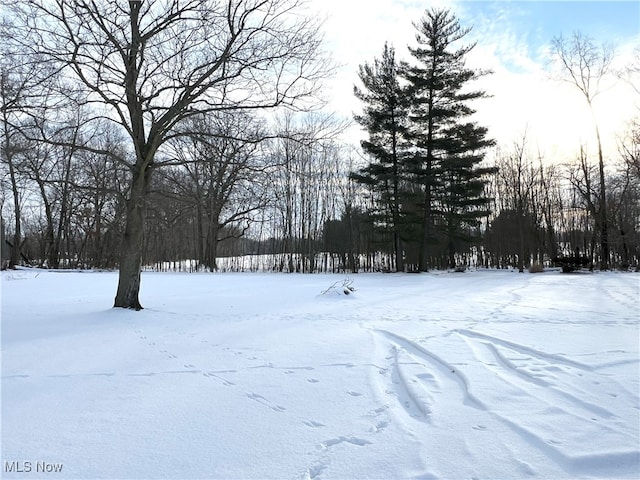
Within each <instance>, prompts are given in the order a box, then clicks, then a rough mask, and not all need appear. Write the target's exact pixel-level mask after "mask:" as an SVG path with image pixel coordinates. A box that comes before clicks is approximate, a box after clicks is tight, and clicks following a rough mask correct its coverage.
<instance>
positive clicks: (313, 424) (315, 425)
mask: <svg viewBox="0 0 640 480" xmlns="http://www.w3.org/2000/svg"><path fill="white" fill-rule="evenodd" d="M302 423H304V424H305V425H306V426H307V427H311V428H319V427H324V426H325V425H324V423H320V422H316V421H315V420H307V421H306V422H302Z"/></svg>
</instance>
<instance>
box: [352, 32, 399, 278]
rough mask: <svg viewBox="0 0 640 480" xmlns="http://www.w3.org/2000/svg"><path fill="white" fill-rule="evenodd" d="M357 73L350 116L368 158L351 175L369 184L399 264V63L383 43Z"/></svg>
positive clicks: (383, 226) (397, 268)
mask: <svg viewBox="0 0 640 480" xmlns="http://www.w3.org/2000/svg"><path fill="white" fill-rule="evenodd" d="M358 76H359V77H360V80H361V82H362V85H363V86H364V88H363V89H360V88H358V87H354V94H355V96H356V97H357V98H358V99H359V100H361V101H362V102H363V103H364V108H363V113H362V115H356V116H355V120H356V121H357V122H358V123H359V124H360V125H362V126H363V127H364V128H365V129H366V131H367V133H368V135H369V136H368V139H367V140H363V141H362V143H361V145H362V148H363V150H364V151H365V152H366V153H367V154H369V157H370V163H369V165H367V166H366V167H364V168H362V169H361V170H359V171H358V172H356V173H353V174H352V178H353V179H355V180H356V181H358V182H360V183H362V184H365V185H368V186H369V187H370V188H371V189H372V190H373V191H374V192H375V193H376V194H377V195H378V198H377V200H378V201H379V206H380V207H379V212H378V213H379V215H378V218H379V223H380V225H381V226H382V228H383V229H384V230H385V231H387V232H388V233H390V234H391V236H392V237H393V251H394V260H395V269H396V271H403V270H404V260H403V245H402V225H403V222H404V219H403V214H402V208H401V207H402V188H403V183H404V182H405V179H406V166H405V163H406V162H405V158H406V155H407V142H406V139H405V137H406V131H407V113H408V111H407V108H408V104H407V98H406V92H405V90H404V89H403V88H402V86H401V85H400V83H399V77H398V64H397V62H396V60H395V51H394V49H393V47H391V46H389V45H388V44H386V43H385V46H384V50H383V52H382V57H381V58H380V59H378V58H376V59H374V62H373V65H370V64H369V63H365V64H364V65H360V68H359V72H358Z"/></svg>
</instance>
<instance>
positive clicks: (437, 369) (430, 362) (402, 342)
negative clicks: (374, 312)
mask: <svg viewBox="0 0 640 480" xmlns="http://www.w3.org/2000/svg"><path fill="white" fill-rule="evenodd" d="M374 331H375V332H377V333H379V334H382V335H383V336H384V337H386V338H387V339H388V340H390V341H391V342H392V351H393V352H394V353H393V355H394V364H393V372H395V374H396V375H397V379H398V383H397V388H399V389H400V392H399V393H400V395H399V397H400V398H403V397H406V398H408V399H409V401H410V402H411V403H412V404H413V405H414V408H416V409H417V410H418V411H420V412H422V413H423V414H424V415H425V416H428V415H429V414H430V413H431V409H430V407H429V405H428V403H429V401H430V399H433V396H432V395H431V394H430V393H429V388H424V386H425V384H431V391H433V392H434V393H435V392H437V391H438V390H439V389H442V390H444V389H445V387H444V384H445V383H446V382H447V381H449V382H450V383H453V384H455V385H457V389H458V390H459V392H460V394H461V396H462V403H463V404H464V405H468V406H470V407H473V408H476V409H479V410H486V409H487V407H486V406H485V405H484V404H483V403H482V402H481V401H480V400H479V399H478V398H477V397H476V396H475V395H474V394H473V393H472V392H471V389H470V386H469V381H468V379H467V378H466V376H465V375H464V374H463V373H462V372H460V371H459V370H458V369H457V368H456V367H455V366H454V365H451V364H450V363H448V362H446V361H445V360H444V359H442V358H441V357H439V356H438V355H436V354H434V353H432V352H430V351H428V350H427V349H425V348H424V347H422V346H420V345H418V344H417V343H415V342H413V341H411V340H409V339H407V338H405V337H402V336H400V335H396V334H395V333H392V332H389V331H387V330H374ZM398 347H399V348H400V349H401V350H403V351H405V352H406V353H407V354H409V355H410V356H413V357H416V358H417V359H418V360H419V362H418V363H417V365H418V366H419V367H424V369H425V370H426V372H423V373H420V374H417V375H416V379H415V380H416V381H415V382H413V381H410V380H409V379H408V378H407V377H406V375H405V373H404V372H403V368H402V365H401V363H400V361H399V360H398V352H399V349H398ZM425 380H426V382H425ZM415 384H420V385H422V387H423V393H421V394H420V393H417V392H416V388H415V387H414V385H415ZM441 385H442V387H441ZM425 396H426V399H427V402H425V401H423V398H422V397H425Z"/></svg>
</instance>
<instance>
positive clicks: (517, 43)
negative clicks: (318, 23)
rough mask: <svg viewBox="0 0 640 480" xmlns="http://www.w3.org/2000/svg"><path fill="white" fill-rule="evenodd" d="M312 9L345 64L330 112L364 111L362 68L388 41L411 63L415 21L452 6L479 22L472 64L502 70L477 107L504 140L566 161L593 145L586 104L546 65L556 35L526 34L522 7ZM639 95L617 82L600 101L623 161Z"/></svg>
mask: <svg viewBox="0 0 640 480" xmlns="http://www.w3.org/2000/svg"><path fill="white" fill-rule="evenodd" d="M311 5H312V7H313V8H315V9H317V10H318V11H319V12H320V14H321V15H324V16H326V18H327V20H326V24H325V31H326V40H327V48H328V49H329V50H330V51H331V52H332V55H333V57H334V59H335V61H336V62H337V63H339V64H340V65H341V67H340V68H339V70H338V73H337V75H336V77H335V78H334V79H333V80H332V81H330V82H329V83H328V85H327V89H326V92H325V94H326V97H327V98H329V99H331V102H330V104H329V108H330V109H332V110H335V111H337V112H339V113H340V114H341V115H343V116H345V117H349V118H350V117H351V115H352V113H353V112H357V111H359V110H360V108H361V105H360V104H359V102H358V101H357V99H356V98H355V97H354V96H353V85H354V84H356V83H357V82H358V77H357V71H358V65H360V64H363V63H364V62H371V61H372V60H373V59H374V57H379V56H380V54H381V52H382V48H383V45H384V43H385V41H388V42H389V43H391V44H392V45H394V46H395V48H396V51H397V55H398V57H400V58H403V59H408V53H407V51H406V46H407V45H409V44H411V45H413V44H414V43H415V29H414V27H413V22H417V21H419V20H420V18H421V17H422V15H423V14H424V11H425V7H431V6H439V7H448V8H451V9H452V10H453V11H454V13H456V15H457V16H458V17H459V18H460V20H461V23H462V24H463V25H470V24H471V23H472V24H473V30H472V33H471V34H470V36H469V39H468V41H469V42H471V41H477V42H478V44H477V46H476V48H475V49H474V51H473V52H472V54H471V55H470V58H469V65H470V66H473V67H476V68H483V69H492V70H493V71H494V72H495V73H494V74H493V75H491V76H489V77H485V78H483V79H482V80H481V81H479V82H478V84H477V86H478V87H480V88H483V89H485V90H486V91H487V92H488V93H490V94H491V95H493V97H492V98H490V99H485V100H481V101H479V102H478V103H477V104H476V105H475V108H476V109H477V110H478V114H477V119H478V120H479V121H480V122H481V123H482V124H483V125H486V126H488V127H489V129H490V134H491V135H492V136H493V137H494V138H496V140H497V141H498V142H499V143H501V144H505V145H510V144H511V143H512V142H513V141H516V140H517V139H519V138H521V137H522V133H523V132H524V131H525V129H527V131H528V136H529V140H530V142H531V144H532V145H535V146H536V148H539V149H540V150H541V151H542V152H543V153H544V154H545V156H546V157H547V159H548V160H550V161H558V162H564V161H567V160H569V159H571V158H573V157H575V155H576V154H577V152H578V151H579V148H580V145H581V144H587V145H588V146H589V145H590V146H592V145H593V140H594V134H593V122H592V119H591V115H590V112H589V109H588V107H587V105H586V103H585V102H584V99H583V98H582V97H581V96H580V92H578V91H577V89H575V88H572V87H571V85H567V84H563V83H561V82H558V81H555V80H553V79H552V78H551V77H550V75H549V72H548V69H547V68H546V65H545V61H546V59H547V58H548V56H547V54H548V51H547V50H548V43H550V41H551V38H549V39H548V43H544V42H543V43H538V44H536V43H535V42H534V41H533V40H534V39H535V40H537V41H539V40H540V38H541V37H542V38H543V32H540V31H537V30H535V29H531V30H527V29H524V30H523V29H522V24H523V22H522V20H523V18H525V16H526V9H524V8H523V6H522V5H519V4H518V3H513V2H508V3H507V2H494V3H493V4H491V6H488V7H487V8H488V9H487V10H486V11H484V12H485V13H481V14H478V13H477V9H476V8H474V9H471V8H470V7H471V5H470V4H469V3H468V2H457V1H454V0H440V1H436V2H429V4H428V5H427V4H425V3H424V2H422V1H412V0H313V1H312V2H311ZM471 12H473V15H474V16H473V17H470V15H471ZM567 33H568V34H570V33H571V32H567ZM585 33H588V32H585ZM638 40H640V38H636V39H635V42H636V43H635V44H636V45H637V42H638ZM633 43H634V42H633V39H631V40H629V41H628V42H626V43H624V44H623V45H620V46H619V47H618V52H619V57H618V62H619V63H624V62H626V61H627V60H626V59H630V58H631V50H632V48H631V46H632V45H633ZM636 97H637V94H636V95H635V97H634V92H633V89H632V88H631V87H630V86H629V85H628V84H625V83H624V82H616V84H615V85H614V86H613V87H612V88H610V89H608V90H607V91H606V92H603V93H602V94H601V95H600V96H599V97H598V99H597V101H596V102H595V110H596V114H597V119H598V122H599V126H600V129H601V133H602V138H603V141H604V143H605V148H606V150H607V153H608V155H609V156H615V150H616V136H617V135H620V134H621V133H622V132H623V131H624V129H625V124H626V122H628V121H629V120H630V119H631V118H632V117H633V116H634V115H635V116H637V115H638V114H639V111H638V105H637V104H634V100H633V99H634V98H636ZM349 137H350V138H352V139H353V140H356V137H357V138H363V137H364V133H363V132H361V131H360V130H359V129H358V128H357V127H354V129H352V130H351V131H350V132H349Z"/></svg>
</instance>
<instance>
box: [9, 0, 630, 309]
mask: <svg viewBox="0 0 640 480" xmlns="http://www.w3.org/2000/svg"><path fill="white" fill-rule="evenodd" d="M125 3H127V2H113V5H111V4H110V3H108V4H105V6H104V7H100V8H98V7H96V6H95V4H93V3H87V7H86V9H84V10H83V8H80V7H81V6H82V5H84V3H83V2H76V3H75V4H74V5H76V7H77V8H78V11H77V12H75V13H74V15H73V16H72V15H69V17H68V18H70V19H71V20H70V21H78V22H80V23H79V24H78V25H75V27H74V26H73V25H67V26H68V27H73V28H69V29H67V30H64V29H62V30H59V28H61V27H60V26H58V27H55V26H53V25H54V23H52V22H49V23H47V24H46V25H41V26H40V27H42V28H44V27H46V28H49V29H50V30H49V31H48V32H46V33H47V34H46V35H45V34H43V33H42V32H43V30H42V29H40V30H38V28H36V27H38V25H30V28H29V29H27V30H24V31H28V32H30V33H29V35H31V33H33V34H34V35H35V34H39V35H43V37H42V38H41V41H42V42H53V41H54V40H55V39H56V38H58V40H57V41H62V40H61V39H62V38H63V37H62V36H60V35H63V34H64V35H67V36H73V35H75V32H82V31H85V33H86V36H85V39H84V41H83V42H84V43H83V42H81V41H80V40H79V39H77V38H74V39H67V40H68V42H71V40H74V41H75V42H76V43H73V42H71V43H68V42H67V40H65V42H67V43H65V45H57V44H55V43H51V44H50V45H49V50H48V51H46V50H47V49H45V48H39V49H37V48H31V47H33V46H34V45H36V43H34V42H33V41H31V40H30V41H31V43H30V45H31V47H30V49H29V50H25V49H24V44H23V42H22V40H24V39H21V38H17V37H16V31H19V30H16V28H18V27H19V26H20V25H21V24H20V22H27V24H28V22H30V21H33V18H36V17H33V16H30V12H31V13H33V12H34V11H36V10H37V9H38V8H48V7H46V2H44V3H42V2H34V1H30V2H24V4H25V5H29V6H30V8H32V9H35V10H28V9H25V8H21V9H18V10H17V11H16V12H15V16H14V17H12V18H11V19H8V18H7V19H5V21H4V23H3V26H2V32H1V33H2V39H3V42H2V47H0V48H2V50H3V51H2V57H1V58H2V59H1V60H0V126H1V127H2V129H1V131H0V136H1V138H0V157H1V164H0V181H1V182H2V197H1V198H0V201H1V202H2V203H1V205H0V206H1V208H2V210H1V211H2V235H3V237H2V254H3V266H5V267H13V266H15V265H21V264H28V265H37V266H43V267H47V268H103V269H121V268H122V265H123V262H124V261H126V260H123V259H124V258H125V256H126V255H125V253H126V252H125V251H124V250H127V251H129V253H130V254H131V255H133V257H131V258H132V259H133V260H131V262H132V263H131V265H133V268H132V269H131V271H130V273H129V274H128V275H130V276H131V277H132V278H134V280H135V274H136V268H137V266H136V262H137V260H136V259H135V258H134V257H135V255H137V254H138V253H139V254H140V255H141V257H140V268H156V269H168V268H171V269H174V268H175V269H181V270H188V271H195V270H200V271H202V270H205V271H215V270H270V271H282V272H319V271H333V272H356V271H426V270H430V269H446V268H456V267H460V268H464V267H465V266H478V267H498V268H504V267H515V268H519V269H520V270H524V269H526V268H530V267H531V266H532V265H535V264H539V265H550V264H551V263H552V259H553V258H554V257H557V256H562V255H574V254H575V252H576V251H578V252H579V254H580V255H581V256H585V257H588V258H589V259H590V261H591V262H593V264H594V265H595V266H596V267H597V268H625V269H626V268H630V267H633V266H637V265H638V264H639V261H640V223H639V222H640V122H639V121H638V120H637V119H636V120H634V119H629V124H628V125H629V126H628V130H627V131H625V132H620V134H619V141H618V151H617V152H616V153H611V152H609V153H608V154H606V153H605V152H603V151H602V147H601V139H600V132H599V129H598V127H599V125H600V122H599V119H598V118H597V115H596V114H595V113H594V114H593V138H594V142H595V143H594V144H595V145H596V146H597V150H596V151H588V150H587V149H586V148H584V147H583V148H580V143H579V142H580V139H573V141H575V143H576V145H577V148H576V153H575V158H574V159H573V160H572V161H569V162H565V163H559V162H558V161H557V159H554V158H550V157H548V156H547V157H545V156H543V155H541V154H540V153H539V152H538V150H537V146H536V145H534V144H532V142H531V140H530V139H529V138H528V136H527V132H526V131H523V134H522V137H521V138H519V139H515V140H514V142H513V144H512V145H495V143H494V141H493V139H492V137H491V131H490V130H489V129H488V127H487V126H483V125H479V124H478V123H476V122H475V120H474V115H473V114H474V113H475V111H476V110H479V109H482V108H490V102H491V99H490V98H488V95H487V93H485V92H484V91H481V90H478V89H476V88H475V87H474V81H475V80H476V79H477V78H479V77H480V76H484V75H488V74H489V73H488V72H484V71H480V70H474V69H470V68H469V67H467V63H466V62H465V60H466V58H467V56H468V54H469V52H471V51H472V49H473V48H474V44H473V43H465V38H466V36H467V34H468V32H469V29H468V28H466V27H464V26H462V25H460V24H459V22H458V20H457V19H456V18H455V16H454V15H453V14H452V12H450V11H448V10H439V9H432V10H428V11H426V12H425V15H424V16H423V18H422V19H420V20H419V21H417V22H416V23H415V29H416V39H417V40H416V44H415V45H412V46H410V48H409V58H407V59H400V58H397V53H396V51H395V49H394V48H393V46H391V45H389V44H385V45H384V46H383V47H382V48H381V54H380V56H379V57H377V58H374V59H363V63H362V64H361V66H360V68H359V70H358V72H357V73H358V77H359V83H358V85H357V86H356V87H355V88H354V94H355V96H356V97H357V98H358V100H359V101H360V103H361V105H362V110H361V112H360V113H358V114H357V115H356V116H355V121H356V122H357V124H359V126H360V127H361V128H362V131H363V132H364V138H365V139H364V140H363V141H362V143H361V145H359V146H357V147H356V146H351V145H348V144H347V143H346V142H345V140H344V139H343V137H342V136H341V135H340V134H341V133H342V132H343V131H344V130H345V128H347V124H346V123H345V122H344V121H340V120H338V119H336V117H334V116H332V115H329V114H323V113H318V112H315V113H310V112H306V113H305V112H304V110H306V109H307V107H308V102H309V101H310V100H311V99H312V98H313V97H314V95H316V94H317V93H318V90H319V88H320V87H319V85H320V83H319V82H320V81H321V80H322V79H323V78H324V77H326V75H328V73H330V70H331V69H330V67H329V66H328V64H326V63H323V61H324V60H323V59H322V58H321V55H320V53H319V49H318V47H319V43H318V44H314V45H306V46H303V45H302V43H300V40H302V39H303V38H309V39H310V40H309V41H310V42H318V41H319V38H320V37H319V35H318V30H317V25H315V24H312V23H308V21H303V22H302V23H301V24H298V25H297V26H295V28H294V29H293V30H291V29H290V28H289V26H287V25H288V24H287V23H286V22H284V21H281V19H282V18H284V17H283V16H284V15H285V14H286V13H288V10H287V9H284V10H282V11H280V10H278V11H277V12H276V11H272V10H260V7H259V3H256V5H253V3H255V2H253V3H251V2H249V3H247V4H246V5H245V6H246V9H245V10H243V11H241V10H238V11H236V12H235V13H237V14H238V15H239V17H238V18H232V15H233V13H234V12H232V11H231V10H227V9H222V10H220V8H219V6H218V7H216V8H218V10H220V11H217V13H216V14H215V15H214V12H213V11H211V12H210V13H211V15H210V16H207V15H206V12H204V13H203V12H202V11H200V10H198V9H196V10H194V11H193V12H191V13H193V15H196V13H194V12H197V15H201V16H202V17H201V18H200V17H198V18H196V17H193V19H192V20H191V22H192V25H191V27H190V28H193V29H197V28H199V27H198V25H199V24H198V22H204V23H203V24H207V25H209V27H208V28H210V29H211V32H213V31H214V30H215V31H217V32H218V35H222V34H221V33H220V32H222V31H223V30H224V29H225V28H226V29H227V31H226V33H224V35H226V36H224V38H223V37H222V36H221V37H219V39H220V42H213V43H214V44H215V45H214V46H215V48H218V49H221V50H220V52H217V53H216V52H213V50H210V49H208V47H207V48H205V49H202V50H200V48H201V47H203V46H204V45H205V43H202V42H206V41H208V39H207V38H204V37H202V38H200V37H197V35H196V34H195V33H194V32H195V31H196V30H192V33H193V36H189V35H186V34H185V35H186V37H185V39H184V41H189V42H192V43H190V44H188V45H189V49H191V50H189V49H186V50H185V49H177V47H176V49H174V50H171V51H170V52H168V53H167V52H166V51H165V50H164V49H165V48H169V49H172V48H174V47H175V45H178V44H180V45H183V43H180V42H182V40H181V38H182V37H181V35H182V33H180V32H182V30H180V28H181V27H180V24H179V22H178V20H179V19H180V14H179V13H178V10H177V9H178V8H187V7H180V5H182V4H179V3H178V2H167V5H169V4H175V5H174V7H172V8H174V10H175V11H173V10H171V11H170V12H169V14H168V15H167V16H166V17H163V16H162V15H160V14H159V13H158V12H154V11H151V10H144V8H145V7H140V5H139V3H140V4H143V3H142V2H128V4H131V5H134V4H135V5H137V6H135V7H134V6H132V7H131V8H132V10H127V9H126V8H124V7H121V6H118V7H116V6H115V5H116V4H117V5H120V4H122V5H125ZM200 3H202V2H200ZM204 3H205V4H207V5H211V6H212V7H211V8H213V6H214V5H218V4H220V5H222V3H220V2H204ZM267 3H270V4H271V3H273V4H274V5H275V4H276V3H277V2H267ZM297 3H298V2H295V1H289V2H287V5H288V6H289V7H291V9H295V8H296V7H297ZM187 4H189V2H187ZM239 4H242V5H244V2H239ZM143 5H144V4H143ZM229 5H231V3H229ZM254 7H255V8H254ZM92 8H97V9H98V10H97V11H92V10H91V9H92ZM141 8H142V10H140V9H141ZM167 8H169V7H167ZM292 11H293V10H292ZM21 12H22V13H21ZM274 12H275V13H276V15H275V16H274V17H270V15H272V14H273V13H274ZM49 13H52V12H49ZM160 13H162V12H160ZM183 13H184V14H185V15H186V14H187V13H189V12H183ZM191 13H190V14H191ZM21 15H22V16H21ZM100 15H104V16H106V17H108V19H110V21H113V22H114V24H113V25H111V26H108V24H107V23H108V22H107V23H105V22H99V21H98V22H97V23H96V24H93V25H92V24H91V22H95V21H96V19H99V18H100ZM145 15H146V16H147V17H145ZM154 15H155V16H154ZM216 15H218V16H216ZM229 15H231V17H229ZM186 16H188V15H186ZM138 17H140V18H155V19H156V20H155V21H156V23H153V22H152V23H149V21H147V20H140V18H138ZM55 18H57V19H58V20H64V19H65V18H66V17H63V16H57V17H55ZM162 18H165V20H162ZM214 18H226V20H225V21H224V22H222V23H220V25H218V27H219V28H218V27H215V28H214V25H213V24H212V23H211V22H213V21H214V20H213V19H214ZM83 19H84V20H83ZM119 19H120V20H119ZM249 19H251V20H249ZM85 20H86V21H85ZM227 20H228V21H227ZM251 21H253V22H254V23H251ZM127 22H128V23H127ZM131 22H133V23H131ZM136 22H137V23H136ZM174 22H175V23H174ZM234 22H235V23H234ZM243 22H244V23H243ZM247 22H248V23H247ZM305 22H307V23H305ZM131 24H133V25H137V26H139V27H140V28H143V27H144V28H148V31H147V32H146V33H145V32H143V31H141V32H138V33H139V36H138V40H139V44H138V45H137V46H135V48H133V46H132V44H131V43H130V42H129V43H127V41H126V39H127V38H128V37H127V35H130V28H129V26H130V25H131ZM24 25H25V24H24V23H23V24H22V26H24ZM247 25H252V27H251V29H250V30H249V31H246V32H243V31H242V29H243V28H245V27H247ZM107 27H108V28H107ZM112 27H113V28H112ZM216 28H218V30H216ZM247 28H248V27H247ZM83 29H85V30H83ZM96 29H97V30H96ZM259 29H263V30H262V32H263V33H265V34H266V35H264V36H262V37H261V36H260V35H259V34H258V33H257V32H258V30H259ZM273 29H275V30H277V29H281V30H282V31H283V32H285V31H286V32H287V35H288V36H287V37H286V38H285V37H284V36H280V37H278V38H279V39H280V40H278V42H280V43H278V45H270V46H269V45H267V44H265V43H262V42H265V41H275V40H274V39H273V38H272V37H271V36H270V35H269V32H270V31H272V30H273ZM94 30H95V31H98V32H99V35H103V36H104V39H105V42H104V43H99V42H98V43H95V42H93V43H92V40H91V38H94V37H92V36H91V35H93V34H91V35H90V34H89V33H87V32H92V31H94ZM275 30H274V31H275ZM111 31H113V32H117V34H114V35H111V34H110V33H109V32H111ZM38 32H39V33H38ZM203 32H204V31H203ZM201 33H202V32H201ZM204 33H206V32H204ZM204 33H203V34H204ZM212 34H213V33H212ZM306 34H309V35H311V36H309V37H306V36H305V35H306ZM47 35H49V36H47ZM96 35H97V36H96V37H95V38H98V37H99V35H98V34H96ZM118 35H122V38H120V37H118ZM154 35H159V37H158V38H157V42H156V43H154V42H155V41H156V40H154ZM243 35H244V36H243ZM45 37H46V38H45ZM116 37H118V38H116ZM196 37H197V38H196ZM269 39H270V40H269ZM223 40H224V41H223ZM285 40H286V42H285ZM109 42H111V43H110V45H112V46H113V49H110V48H107V46H106V45H107V44H109ZM221 42H222V43H221ZM225 42H226V43H225ZM174 44H175V45H174ZM73 45H75V47H74V46H73ZM118 46H120V47H122V49H123V50H122V52H120V54H118V53H114V52H117V51H118V50H117V49H118V48H120V47H118ZM551 46H552V51H553V55H554V58H555V59H556V60H557V64H558V71H560V72H564V76H563V79H564V80H567V81H569V82H570V83H572V84H574V85H575V87H576V95H582V96H583V98H584V100H585V101H586V102H587V104H588V106H589V107H590V108H592V105H593V103H594V102H597V101H598V99H597V94H598V92H599V90H598V88H599V85H600V81H601V80H602V79H603V78H605V77H607V78H609V77H614V76H615V74H616V72H614V71H613V70H612V69H611V68H610V62H611V58H610V55H612V52H610V51H609V50H606V49H599V47H596V46H595V45H594V44H593V41H592V40H590V39H589V38H588V37H585V36H583V35H580V34H576V35H574V36H573V37H568V38H557V39H554V40H553V41H552V43H551ZM267 47H268V48H267ZM64 49H70V51H69V52H68V53H69V56H67V57H65V56H64V51H63V50H64ZM126 49H128V50H126ZM125 50H126V51H125ZM252 52H253V53H252ZM214 53H216V55H218V53H219V55H218V56H217V57H216V56H215V55H214ZM257 54H259V55H262V57H260V58H257V57H256V56H255V55H257ZM207 55H211V56H210V57H207ZM637 58H640V56H638V57H637ZM216 61H218V63H217V64H216V63H215V62H216ZM127 62H129V63H127ZM131 62H133V63H131ZM136 62H137V63H136ZM199 62H200V63H199ZM278 62H280V63H278ZM580 62H583V63H580ZM584 62H586V64H585V63H584ZM209 67H210V68H209ZM269 69H271V70H270V71H269V72H267V70H269ZM634 69H635V70H634ZM628 70H629V71H630V72H633V71H636V72H637V70H638V65H633V66H630V67H629V69H628ZM273 75H275V78H277V79H279V80H277V81H276V82H275V83H274V80H273V79H274V77H273ZM619 81H624V79H620V80H619ZM127 82H129V83H127ZM278 82H279V83H278ZM136 85H137V87H136ZM136 88H137V90H136ZM488 93H489V94H490V93H491V92H488ZM305 102H307V103H305ZM136 109H137V110H136ZM592 112H594V110H593V108H592ZM154 135H155V136H154ZM568 140H569V141H571V139H568ZM136 215H141V218H142V220H143V222H142V223H141V224H140V226H139V227H140V228H141V230H140V231H139V232H138V231H137V230H136V229H137V228H138V226H137V224H134V225H133V226H132V224H131V221H132V220H131V219H132V218H134V217H135V216H136ZM132 236H135V238H136V239H137V240H136V239H134V240H135V241H132ZM127 242H129V244H128V243H127ZM138 242H141V247H140V248H139V244H138ZM125 280H126V279H125ZM134 283H135V281H134ZM127 285H128V284H127ZM134 287H135V285H134ZM129 288H131V285H129ZM125 290H126V289H124V290H123V292H122V294H123V295H124V296H123V298H122V299H121V300H122V301H123V302H125V303H126V300H127V297H126V294H127V292H126V291H125ZM120 293H121V292H120V290H119V295H120ZM131 301H132V302H133V303H131V305H124V306H129V307H131V308H136V301H137V300H136V299H132V300H131ZM116 303H118V302H117V301H116Z"/></svg>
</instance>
